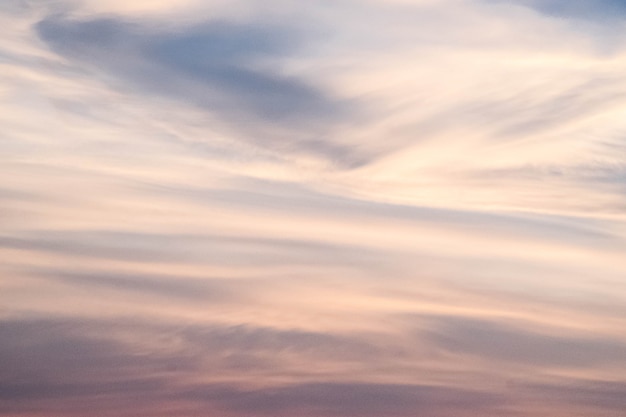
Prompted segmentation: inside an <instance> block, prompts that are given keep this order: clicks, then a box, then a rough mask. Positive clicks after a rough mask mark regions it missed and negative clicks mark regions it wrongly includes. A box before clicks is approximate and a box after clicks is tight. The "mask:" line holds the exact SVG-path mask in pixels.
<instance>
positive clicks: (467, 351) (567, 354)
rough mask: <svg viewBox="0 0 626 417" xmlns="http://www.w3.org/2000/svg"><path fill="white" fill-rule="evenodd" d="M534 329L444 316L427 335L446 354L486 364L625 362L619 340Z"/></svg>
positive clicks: (577, 365)
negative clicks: (467, 356) (480, 360)
mask: <svg viewBox="0 0 626 417" xmlns="http://www.w3.org/2000/svg"><path fill="white" fill-rule="evenodd" d="M537 326H538V328H537V330H531V329H528V328H524V327H520V326H517V325H515V324H513V323H508V322H505V321H496V320H478V319H471V318H466V317H445V318H439V319H435V320H434V321H433V329H432V331H430V332H428V333H427V334H428V337H429V338H430V339H431V341H432V343H434V344H435V345H436V346H439V347H440V348H442V349H445V350H446V351H449V352H451V353H455V354H459V355H471V356H475V357H478V358H480V359H482V360H485V361H488V362H491V361H501V362H506V363H518V364H523V365H525V366H537V367H543V368H545V367H561V368H565V369H572V368H593V367H597V366H606V365H609V366H610V365H618V364H621V363H624V361H626V343H625V342H624V341H622V340H620V339H618V338H611V337H602V336H596V335H593V334H592V335H569V334H567V333H565V334H555V332H554V331H550V330H548V329H543V328H541V326H539V325H537ZM561 331H563V330H561Z"/></svg>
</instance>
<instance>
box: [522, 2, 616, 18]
mask: <svg viewBox="0 0 626 417" xmlns="http://www.w3.org/2000/svg"><path fill="white" fill-rule="evenodd" d="M517 3H521V4H523V5H526V6H529V7H532V8H534V9H536V10H538V11H540V12H542V13H545V14H547V15H549V16H554V17H559V18H576V19H584V20H587V19H591V20H595V19H599V20H606V19H611V20H612V19H623V18H624V17H626V4H624V2H623V1H622V0H599V1H598V0H571V1H567V0H522V1H518V2H517Z"/></svg>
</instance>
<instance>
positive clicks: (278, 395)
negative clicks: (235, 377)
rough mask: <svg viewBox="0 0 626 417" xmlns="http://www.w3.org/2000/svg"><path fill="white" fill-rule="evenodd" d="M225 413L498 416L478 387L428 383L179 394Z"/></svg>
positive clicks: (492, 399) (297, 386)
mask: <svg viewBox="0 0 626 417" xmlns="http://www.w3.org/2000/svg"><path fill="white" fill-rule="evenodd" d="M183 395H184V397H187V398H190V399H194V400H196V401H203V400H204V401H208V402H216V403H217V404H218V407H219V409H221V410H223V411H226V412H233V411H234V412H236V413H238V414H239V413H245V414H246V415H247V414H249V413H254V414H260V415H272V416H287V415H294V414H298V415H307V416H308V415H310V416H313V415H316V416H380V415H392V416H411V415H415V414H420V415H428V416H461V415H467V414H466V413H467V410H468V409H469V410H472V412H475V413H481V415H497V412H496V411H495V410H497V406H499V405H501V404H502V401H501V400H500V399H499V398H497V397H496V396H494V395H490V394H485V393H482V392H480V391H472V390H463V389H456V388H448V387H436V386H428V385H409V384H407V385H400V384H363V383H310V384H294V385H290V386H284V387H276V388H264V389H258V390H242V389H232V388H228V387H221V388H220V387H214V386H207V387H198V389H197V390H194V391H189V392H185V393H183Z"/></svg>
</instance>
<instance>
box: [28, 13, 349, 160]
mask: <svg viewBox="0 0 626 417" xmlns="http://www.w3.org/2000/svg"><path fill="white" fill-rule="evenodd" d="M170 26H171V25H170ZM35 29H36V32H37V34H38V35H39V37H40V38H41V39H42V40H43V41H44V42H46V43H47V44H48V45H49V46H50V47H51V48H52V49H53V50H54V51H56V52H57V53H59V54H61V55H62V56H64V57H66V58H68V59H70V60H71V61H72V62H74V63H75V64H76V65H78V66H86V67H88V68H90V69H91V70H93V71H95V72H103V73H106V74H107V75H109V76H112V77H114V79H116V80H117V82H118V83H122V85H124V88H125V89H128V90H130V91H137V92H138V93H140V94H148V95H157V96H162V97H167V98H172V99H176V100H179V101H180V102H182V103H184V104H185V105H193V106H197V107H199V108H201V109H204V110H206V111H209V112H210V113H212V114H217V115H218V116H219V118H220V119H221V120H222V121H223V122H224V121H225V122H226V124H227V125H228V126H230V129H234V130H235V131H239V132H240V133H243V135H244V136H245V137H247V140H249V141H253V142H255V143H257V144H260V145H261V146H262V147H263V146H264V147H269V148H278V149H282V150H287V151H289V150H303V151H306V152H313V153H314V154H318V155H323V156H326V157H328V158H330V159H331V160H333V161H337V162H339V163H341V162H345V163H346V164H356V163H359V157H358V156H357V155H352V152H351V151H349V150H348V149H347V148H345V147H342V146H340V145H338V144H334V143H332V142H328V141H326V140H325V139H324V135H325V134H326V132H328V130H329V128H328V127H329V126H331V125H333V124H334V123H336V122H337V121H339V120H341V118H342V115H344V114H346V112H347V110H348V107H347V103H346V102H343V101H342V100H339V99H337V98H334V97H333V96H332V94H331V93H330V92H327V91H325V90H324V89H323V88H322V87H318V86H314V83H313V82H311V81H308V80H306V79H305V78H303V77H302V76H298V75H295V74H294V75H291V74H288V73H287V72H286V71H285V70H283V69H281V62H283V61H286V60H287V59H289V58H290V57H292V56H294V55H295V56H297V55H298V54H299V52H298V51H299V49H301V48H302V46H301V45H302V43H303V42H304V39H302V38H303V37H304V34H303V33H301V32H302V30H298V29H296V28H295V27H291V26H287V25H284V26H279V25H278V24H275V23H271V22H247V23H243V22H229V21H225V20H215V21H206V22H203V23H201V24H194V25H192V26H182V27H168V26H166V27H165V28H159V23H158V22H150V21H141V20H135V21H127V20H125V19H124V18H121V17H107V18H95V19H84V20H78V19H76V18H74V19H72V18H68V17H65V16H60V15H52V16H48V17H46V18H44V19H43V20H41V21H40V22H39V23H37V25H36V26H35ZM283 66H284V65H283ZM281 132H282V133H281Z"/></svg>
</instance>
